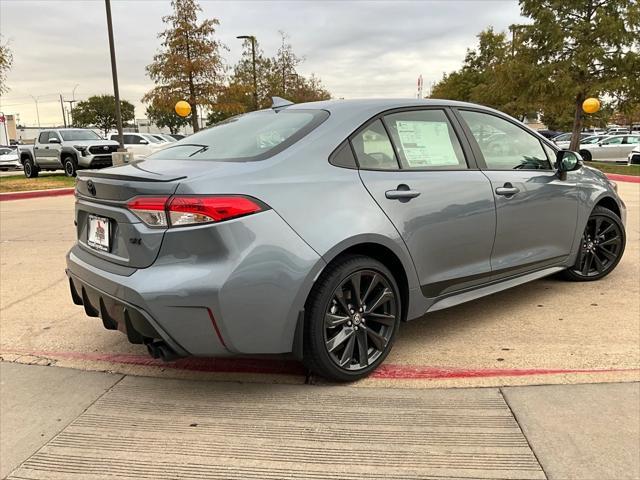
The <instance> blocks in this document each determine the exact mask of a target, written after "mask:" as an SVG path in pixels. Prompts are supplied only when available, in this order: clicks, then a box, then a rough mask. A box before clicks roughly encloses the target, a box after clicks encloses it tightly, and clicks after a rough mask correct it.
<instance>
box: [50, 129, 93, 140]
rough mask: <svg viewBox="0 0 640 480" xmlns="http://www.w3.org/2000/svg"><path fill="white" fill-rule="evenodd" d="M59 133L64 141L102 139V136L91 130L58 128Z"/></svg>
mask: <svg viewBox="0 0 640 480" xmlns="http://www.w3.org/2000/svg"><path fill="white" fill-rule="evenodd" d="M60 135H62V139H63V140H64V141H65V142H72V141H76V140H101V139H102V137H101V136H100V135H98V134H97V133H96V132H94V131H93V130H60Z"/></svg>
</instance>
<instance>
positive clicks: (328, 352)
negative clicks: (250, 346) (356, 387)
mask: <svg viewBox="0 0 640 480" xmlns="http://www.w3.org/2000/svg"><path fill="white" fill-rule="evenodd" d="M400 302H401V300H400V295H399V290H398V286H397V283H396V281H395V279H394V278H393V275H392V274H391V272H390V271H389V269H387V267H385V266H384V265H383V264H382V263H380V262H378V261H377V260H374V259H372V258H369V257H365V256H362V255H349V256H344V257H341V258H339V259H337V260H335V261H334V262H333V263H332V264H331V265H329V266H328V267H327V268H326V269H325V271H324V272H323V273H322V275H321V276H320V278H319V279H318V280H317V282H316V284H315V286H314V288H313V290H312V291H311V294H310V295H309V299H308V300H307V304H306V308H305V327H304V362H305V365H306V366H307V368H308V369H309V370H311V371H312V372H314V373H316V374H319V375H321V376H323V377H326V378H328V379H330V380H336V381H340V382H349V381H354V380H358V379H361V378H364V377H366V376H367V375H369V374H370V373H371V372H372V371H373V370H375V369H376V368H377V367H378V365H380V364H381V363H382V362H383V361H384V359H385V358H386V356H387V355H388V354H389V352H390V351H391V346H392V344H393V340H394V338H395V334H396V332H397V331H398V327H399V325H400V318H401V312H402V305H401V303H400Z"/></svg>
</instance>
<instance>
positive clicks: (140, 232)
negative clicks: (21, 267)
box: [76, 162, 186, 268]
mask: <svg viewBox="0 0 640 480" xmlns="http://www.w3.org/2000/svg"><path fill="white" fill-rule="evenodd" d="M166 163H169V162H166ZM169 170H170V169H169ZM185 178H186V176H185V175H184V174H179V173H178V172H177V171H175V172H171V171H167V172H165V173H163V172H151V171H148V170H145V169H143V168H140V166H139V165H138V164H129V165H123V166H120V167H115V168H106V169H102V170H87V171H82V170H81V171H79V172H78V177H77V180H76V228H77V237H78V243H79V245H80V247H81V248H83V249H84V250H86V251H87V252H90V253H91V254H92V255H95V256H96V257H99V258H102V259H104V260H107V261H110V262H113V263H117V264H119V265H123V266H127V267H133V268H146V267H148V266H150V265H151V264H152V263H153V262H154V261H155V259H156V257H157V256H158V252H159V251H160V246H161V245H162V239H163V237H164V233H165V231H166V229H163V228H149V227H147V226H146V225H145V224H144V223H142V222H141V221H140V219H139V218H138V217H136V216H135V215H134V214H133V213H132V212H130V211H129V210H128V208H127V201H129V200H130V199H132V198H133V197H136V196H138V195H157V196H169V195H173V193H174V192H175V191H176V188H178V185H179V184H180V182H181V181H182V180H184V179H185ZM96 217H97V218H104V219H106V223H108V237H109V247H108V249H107V250H106V251H102V250H98V249H96V248H94V247H92V246H90V244H89V241H88V240H89V223H90V221H91V220H90V219H91V218H96Z"/></svg>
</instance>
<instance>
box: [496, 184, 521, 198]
mask: <svg viewBox="0 0 640 480" xmlns="http://www.w3.org/2000/svg"><path fill="white" fill-rule="evenodd" d="M518 192H520V189H519V188H518V187H514V186H513V185H511V183H509V182H507V183H505V184H504V186H502V187H498V188H496V194H497V195H503V196H505V197H511V196H513V195H515V194H516V193H518Z"/></svg>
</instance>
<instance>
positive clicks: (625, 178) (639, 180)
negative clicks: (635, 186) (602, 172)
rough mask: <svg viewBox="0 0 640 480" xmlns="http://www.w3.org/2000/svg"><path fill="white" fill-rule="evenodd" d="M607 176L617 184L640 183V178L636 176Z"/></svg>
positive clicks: (608, 174) (611, 174) (610, 174)
mask: <svg viewBox="0 0 640 480" xmlns="http://www.w3.org/2000/svg"><path fill="white" fill-rule="evenodd" d="M606 175H607V177H609V178H610V179H611V180H615V181H617V182H629V183H640V177H638V176H635V175H620V174H618V173H607V174H606Z"/></svg>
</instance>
